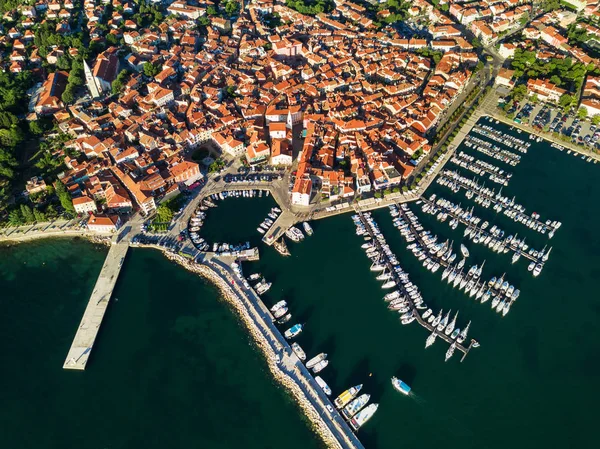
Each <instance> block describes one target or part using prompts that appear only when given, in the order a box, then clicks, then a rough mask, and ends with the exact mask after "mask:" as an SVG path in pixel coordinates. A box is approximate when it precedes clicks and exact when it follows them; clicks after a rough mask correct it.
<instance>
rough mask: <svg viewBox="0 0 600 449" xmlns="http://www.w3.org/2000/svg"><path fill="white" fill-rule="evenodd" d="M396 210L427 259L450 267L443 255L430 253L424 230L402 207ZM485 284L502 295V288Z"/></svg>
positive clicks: (493, 291)
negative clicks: (421, 229)
mask: <svg viewBox="0 0 600 449" xmlns="http://www.w3.org/2000/svg"><path fill="white" fill-rule="evenodd" d="M397 210H398V212H399V214H400V217H401V218H402V219H403V220H404V221H405V223H406V224H407V226H408V227H409V228H410V231H411V233H412V235H413V236H414V238H415V239H416V241H417V243H418V244H419V246H421V248H423V250H424V251H427V252H428V253H427V257H428V258H429V259H431V260H433V261H435V262H437V263H439V264H440V265H441V266H442V267H444V268H448V267H451V268H452V264H451V263H450V262H448V261H447V260H445V259H444V258H443V257H441V256H438V255H436V254H434V253H432V252H431V251H429V245H428V244H427V242H426V241H425V239H424V238H423V232H425V230H423V231H421V232H419V231H418V230H417V229H416V227H415V223H414V222H413V221H412V220H411V219H410V217H409V216H408V215H407V214H406V211H405V210H404V209H402V207H398V209H397ZM484 263H485V262H484ZM503 279H504V277H503ZM485 284H486V285H488V288H489V290H490V291H491V292H492V294H494V295H501V296H503V295H504V292H503V291H502V290H500V289H499V288H496V287H495V286H492V285H489V284H488V282H485Z"/></svg>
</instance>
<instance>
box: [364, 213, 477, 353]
mask: <svg viewBox="0 0 600 449" xmlns="http://www.w3.org/2000/svg"><path fill="white" fill-rule="evenodd" d="M356 212H357V213H358V216H359V217H360V220H361V221H362V223H363V225H364V226H365V229H366V230H367V232H368V233H369V235H370V236H371V242H372V243H373V244H374V245H375V246H376V247H377V249H378V250H379V251H380V252H381V253H382V254H384V251H383V248H382V247H381V243H380V242H379V240H378V239H377V237H376V236H375V234H374V233H373V230H372V229H371V226H370V225H369V223H368V221H367V220H366V219H365V217H364V215H363V214H362V212H360V211H356ZM384 259H385V265H386V267H387V269H388V271H389V272H390V273H392V275H393V279H394V281H395V282H396V286H397V288H398V289H399V290H401V291H402V293H403V294H404V295H405V296H408V295H407V292H406V290H405V289H404V285H403V284H402V282H401V281H400V278H399V277H398V274H397V273H396V270H394V267H393V266H392V264H391V263H390V262H389V261H388V260H387V258H384ZM409 303H410V308H411V310H412V311H413V314H414V316H415V318H416V319H417V322H418V323H419V324H420V325H421V326H423V327H424V328H425V329H427V330H428V331H429V332H435V334H436V335H437V336H438V337H440V338H441V339H442V340H444V341H446V342H447V343H448V344H453V343H455V344H456V349H458V350H459V351H460V352H462V353H463V356H462V358H461V359H460V361H461V362H462V361H463V360H464V359H465V357H466V356H467V354H468V353H469V351H470V350H471V347H472V346H473V340H471V343H470V344H469V346H468V347H465V346H463V345H462V344H460V343H458V342H457V341H456V340H452V338H450V336H449V335H446V334H445V333H444V332H439V331H438V330H437V329H436V328H434V327H433V326H432V325H431V324H429V323H428V322H427V321H425V320H424V319H423V318H421V314H420V313H419V310H417V308H416V307H415V306H414V304H413V303H412V301H409Z"/></svg>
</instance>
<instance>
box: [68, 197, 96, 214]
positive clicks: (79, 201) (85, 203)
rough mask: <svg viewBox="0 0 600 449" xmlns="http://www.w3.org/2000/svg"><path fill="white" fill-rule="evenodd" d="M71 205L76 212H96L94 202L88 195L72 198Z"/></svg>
mask: <svg viewBox="0 0 600 449" xmlns="http://www.w3.org/2000/svg"><path fill="white" fill-rule="evenodd" d="M73 207H74V208H75V212H77V213H78V214H85V213H88V212H96V211H97V210H98V208H97V207H96V202H95V201H94V200H93V199H91V198H90V197H88V196H80V197H78V198H73Z"/></svg>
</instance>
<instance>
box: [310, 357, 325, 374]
mask: <svg viewBox="0 0 600 449" xmlns="http://www.w3.org/2000/svg"><path fill="white" fill-rule="evenodd" d="M327 365H329V360H327V359H325V360H321V361H320V362H319V363H317V364H316V365H314V366H313V367H312V371H313V373H315V374H316V373H320V372H321V371H323V370H324V369H325V368H326V367H327Z"/></svg>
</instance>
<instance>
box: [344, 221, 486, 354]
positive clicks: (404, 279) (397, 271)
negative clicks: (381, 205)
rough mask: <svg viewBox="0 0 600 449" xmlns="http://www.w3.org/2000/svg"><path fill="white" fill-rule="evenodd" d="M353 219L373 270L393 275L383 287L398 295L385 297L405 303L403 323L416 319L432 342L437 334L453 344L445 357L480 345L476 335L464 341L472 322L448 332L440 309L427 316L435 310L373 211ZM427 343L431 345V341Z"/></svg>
mask: <svg viewBox="0 0 600 449" xmlns="http://www.w3.org/2000/svg"><path fill="white" fill-rule="evenodd" d="M353 220H354V223H355V225H356V226H357V235H363V236H364V237H365V240H366V241H367V243H365V244H364V245H363V246H364V247H365V248H364V249H365V250H366V253H367V256H369V255H370V254H371V256H370V258H372V260H373V263H372V265H371V271H374V272H380V271H384V272H387V273H388V274H389V275H390V277H389V279H390V280H387V281H386V282H385V283H384V284H383V288H392V287H393V288H396V289H397V290H396V291H397V292H398V293H397V296H396V295H394V293H391V294H386V297H385V298H384V299H385V300H386V301H392V302H393V301H398V302H399V303H400V305H404V306H405V307H406V309H398V310H399V311H401V312H400V313H401V317H400V320H401V322H402V324H410V323H411V322H413V321H417V322H418V323H419V324H420V325H421V326H423V327H424V328H425V329H427V330H428V331H429V332H430V333H431V334H430V338H432V339H433V340H432V342H433V341H434V340H435V338H437V337H440V338H441V339H442V340H444V341H446V342H447V343H449V344H450V347H449V349H448V352H447V353H446V361H447V360H448V359H449V358H450V357H451V356H452V355H453V353H454V351H455V349H458V350H459V351H460V352H462V353H463V357H462V358H461V362H462V361H463V360H464V358H465V357H466V355H467V354H468V353H469V351H470V350H471V348H472V347H477V346H479V344H478V343H477V341H476V340H474V339H471V341H470V343H469V345H468V346H466V347H465V346H463V344H462V343H463V342H464V341H465V340H466V338H467V333H468V331H469V327H470V323H469V324H468V325H467V326H466V327H465V328H464V329H463V330H462V331H461V332H460V334H459V333H457V334H446V333H445V332H444V330H445V328H446V326H447V325H448V324H449V322H448V317H447V316H446V317H445V318H442V311H441V310H440V311H439V312H438V315H437V317H434V318H432V319H431V320H428V319H427V318H428V317H430V316H431V314H432V311H431V310H430V309H428V307H427V305H426V304H425V303H424V301H423V297H422V295H421V294H420V293H419V289H418V287H417V286H415V285H414V284H412V282H410V279H409V277H408V274H407V273H405V272H404V271H403V270H402V268H401V267H400V265H399V264H398V260H397V258H396V257H395V256H394V255H393V253H391V252H390V249H389V246H388V245H387V243H386V242H385V238H384V237H383V235H382V234H381V232H380V231H379V228H378V226H377V224H376V223H375V222H374V220H373V219H372V218H371V216H370V212H366V213H362V212H360V211H358V213H357V214H356V215H355V216H353ZM367 245H370V246H367ZM386 279H387V278H386ZM388 295H389V296H388ZM388 308H389V307H388ZM392 310H393V309H392ZM421 311H423V312H421ZM428 312H429V314H428ZM426 314H428V315H426ZM423 316H425V318H423ZM442 320H444V322H442ZM427 346H430V344H428V345H427ZM427 346H426V347H427Z"/></svg>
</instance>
